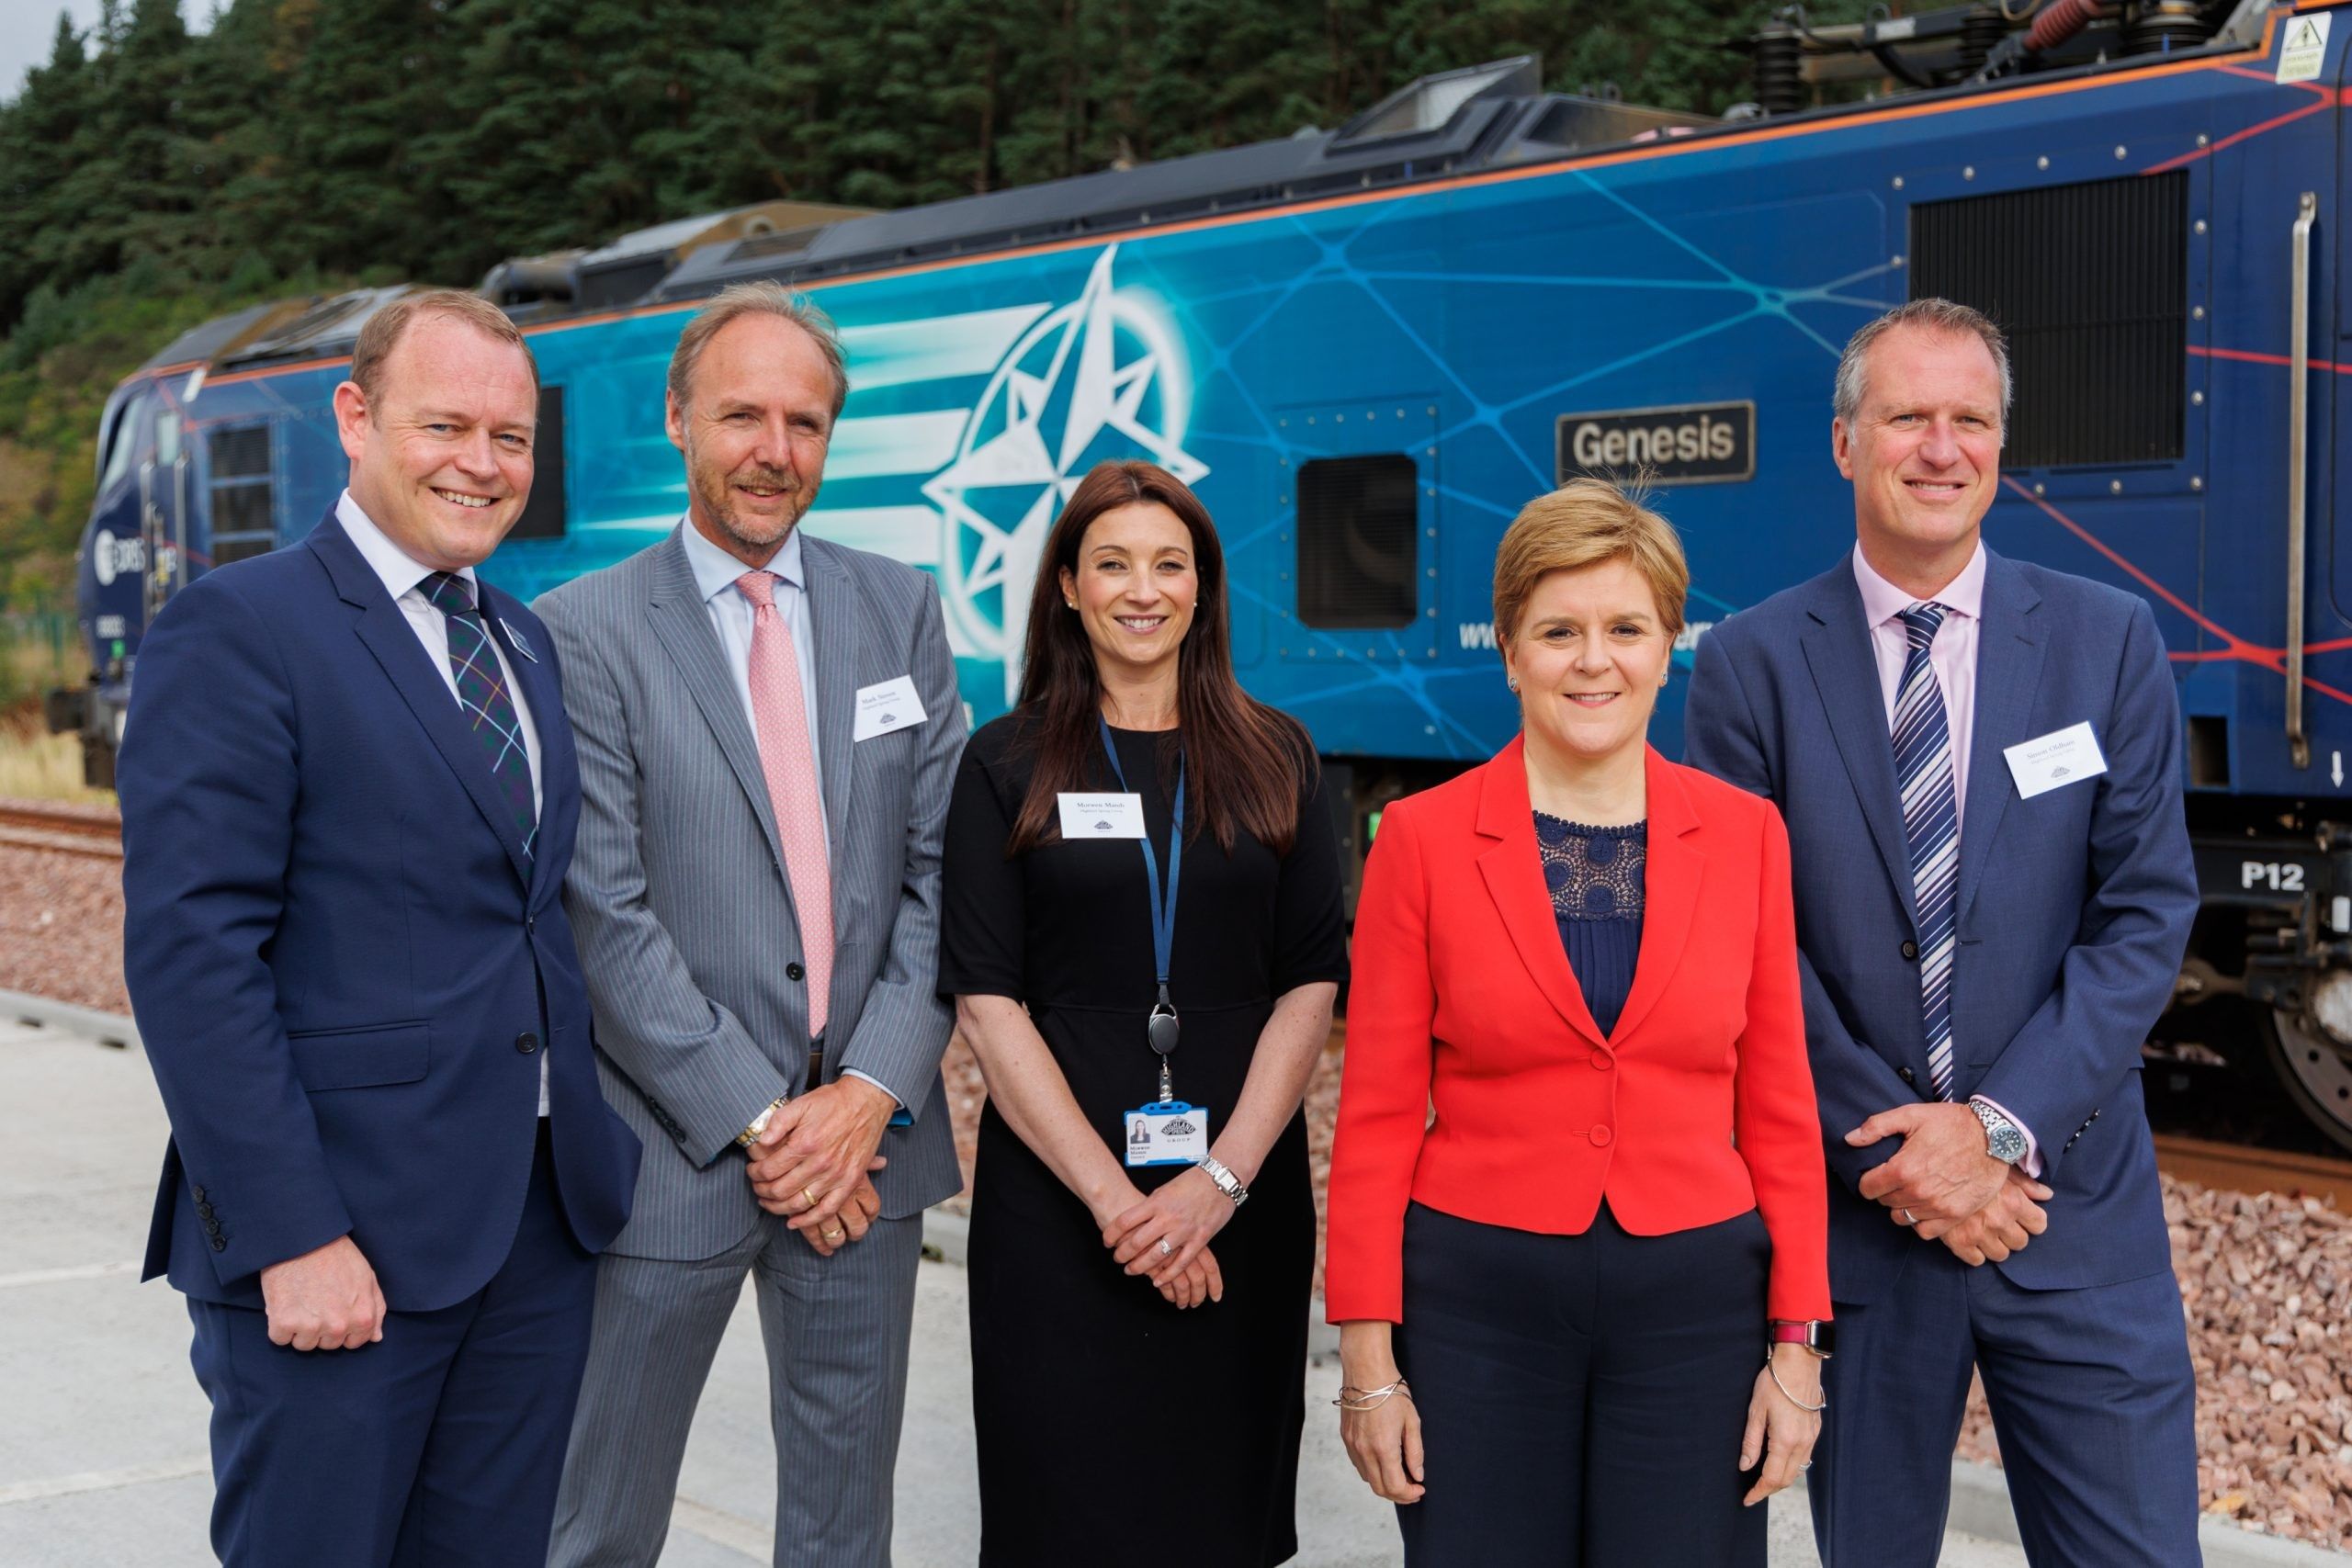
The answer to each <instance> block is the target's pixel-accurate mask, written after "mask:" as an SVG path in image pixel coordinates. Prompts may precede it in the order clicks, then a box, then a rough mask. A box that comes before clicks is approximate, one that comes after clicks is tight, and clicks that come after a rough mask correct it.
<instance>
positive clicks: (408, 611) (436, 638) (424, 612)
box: [334, 491, 548, 1116]
mask: <svg viewBox="0 0 2352 1568" xmlns="http://www.w3.org/2000/svg"><path fill="white" fill-rule="evenodd" d="M334 515H335V520H336V521H337V522H339V523H341V524H342V525H343V531H344V532H345V534H347V535H349V536H350V537H351V542H352V544H353V545H354V546H355V547H356V548H357V549H358V551H359V557H360V558H361V559H362V560H364V561H366V562H367V563H368V567H369V568H370V570H373V571H374V572H375V573H376V575H377V576H378V577H379V578H380V579H382V581H383V584H384V592H387V593H389V594H390V595H391V596H392V603H393V604H395V605H396V606H398V607H399V609H400V613H401V615H404V616H406V617H407V619H408V625H409V629H410V630H411V631H413V632H414V633H415V634H416V640H417V641H418V642H420V643H422V644H424V653H425V657H426V658H427V659H430V660H432V661H433V668H434V669H435V670H436V671H440V674H441V683H442V684H443V685H445V686H447V687H448V688H449V700H450V701H451V702H453V703H454V702H456V701H457V700H458V673H457V671H454V670H452V669H450V668H449V618H448V616H447V615H445V614H443V613H442V609H441V606H440V605H438V604H435V603H434V602H433V601H432V600H431V599H430V598H428V597H427V596H426V594H425V592H424V580H425V579H426V578H428V577H430V576H432V575H433V572H434V570H435V569H434V568H432V567H429V566H421V565H419V564H418V563H417V562H416V560H415V559H414V558H412V557H411V556H410V555H409V554H408V552H407V551H405V550H403V549H401V547H399V546H398V545H396V544H394V543H392V541H391V539H390V536H387V535H386V534H385V532H384V531H383V530H382V529H381V528H379V527H377V526H376V524H375V521H374V519H372V518H370V517H369V516H368V513H365V512H362V511H361V510H360V509H359V503H358V502H356V501H354V500H352V499H351V492H350V491H344V492H343V495H342V497H341V498H340V499H339V500H337V501H336V502H335V503H334ZM457 575H458V576H459V577H462V578H464V579H465V580H466V585H467V586H468V587H469V588H470V589H472V590H473V592H474V595H475V597H474V603H475V604H477V605H479V604H481V583H480V582H479V581H477V580H476V579H475V577H474V569H473V568H471V567H467V568H466V569H465V570H462V571H460V572H458V574H457ZM490 649H491V653H492V656H493V657H494V658H496V659H497V660H498V671H499V674H500V676H501V677H502V678H503V681H504V683H505V686H506V694H507V695H508V696H509V697H512V698H513V699H514V702H515V723H517V724H519V725H521V726H522V727H523V751H524V754H525V755H526V757H528V758H529V759H530V763H531V810H532V811H533V813H534V814H536V813H537V812H538V811H540V810H541V809H543V805H542V802H541V799H540V793H539V731H538V727H537V725H535V724H533V723H532V722H531V705H530V701H529V699H527V698H526V697H525V696H524V695H523V688H522V685H521V683H520V682H517V681H516V680H515V671H514V669H513V667H512V666H510V665H509V664H508V663H507V662H506V650H505V649H503V648H501V647H499V646H498V638H496V637H492V638H491V639H490ZM547 1113H548V1058H547V1048H546V1047H545V1046H542V1047H541V1048H540V1052H539V1114H540V1115H542V1116H545V1115H546V1114H547Z"/></svg>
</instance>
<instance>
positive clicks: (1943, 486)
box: [1687, 299, 2199, 1568]
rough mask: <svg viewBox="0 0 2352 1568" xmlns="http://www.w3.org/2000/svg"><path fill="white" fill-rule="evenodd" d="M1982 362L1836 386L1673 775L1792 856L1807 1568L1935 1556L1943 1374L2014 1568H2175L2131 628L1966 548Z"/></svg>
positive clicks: (1945, 358) (2000, 353)
mask: <svg viewBox="0 0 2352 1568" xmlns="http://www.w3.org/2000/svg"><path fill="white" fill-rule="evenodd" d="M2008 403H2009V369H2008V355H2007V347H2006V345H2005V344H2003V342H2002V339H2001V334H2000V333H1999V331H1998V329H1996V327H1995V326H1994V325H1993V324H1992V322H1991V321H1987V320H1986V319H1985V317H1984V316H1982V315H1980V314H1979V313H1977V312H1976V311H1974V310H1969V309H1967V308H1965V307H1962V306H1958V305H1953V304H1951V303H1949V302H1947V301H1944V300H1940V299H1921V300H1915V301H1913V302H1912V303H1911V304H1908V305H1905V306H1903V307H1900V308H1898V309H1897V310H1893V311H1890V312H1889V313H1888V314H1887V315H1885V316H1883V317H1882V318H1880V319H1879V320H1878V321H1873V322H1871V324H1870V325H1868V326H1866V327H1864V328H1863V329H1862V330H1861V331H1860V332H1859V333H1856V334H1855V335H1854V338H1853V341H1852V342H1851V343H1850V344H1848V345H1847V349H1846V353H1845V357H1844V359H1843V360H1842V362H1841V363H1840V365H1839V367H1838V382H1837V403H1836V419H1835V420H1834V422H1833V423H1832V424H1831V427H1830V429H1831V437H1830V439H1831V445H1832V448H1833V450H1834V452H1835V454H1836V457H1837V460H1838V469H1839V471H1840V472H1841V473H1843V474H1845V475H1846V477H1847V478H1848V479H1851V480H1852V481H1853V485H1854V518H1855V524H1856V533H1857V535H1858V539H1857V545H1856V548H1855V550H1854V551H1853V553H1852V555H1851V557H1850V558H1846V559H1841V560H1840V561H1839V562H1838V564H1837V565H1836V566H1835V567H1833V568H1831V569H1830V570H1828V571H1827V572H1826V573H1825V574H1824V575H1822V576H1820V577H1818V578H1815V580H1814V581H1810V582H1807V583H1804V584H1802V585H1800V586H1798V587H1796V588H1792V589H1790V590H1789V591H1787V592H1783V593H1781V594H1778V595H1775V596H1774V597H1773V598H1771V599H1769V600H1767V601H1765V602H1764V603H1763V604H1759V605H1758V606H1756V607H1755V608H1754V609H1752V610H1748V611H1746V612H1744V613H1742V614H1740V615H1735V616H1732V617H1731V618H1729V619H1728V620H1725V621H1724V622H1723V623H1722V624H1721V625H1720V626H1716V627H1715V628H1714V630H1713V631H1712V632H1711V633H1710V634H1709V635H1708V636H1707V637H1706V638H1705V639H1704V640H1703V641H1702V642H1701V643H1700V645H1699V652H1698V663H1697V669H1696V671H1695V672H1694V674H1693V675H1692V677H1691V692H1690V705H1689V712H1688V719H1687V733H1688V735H1689V752H1690V760H1691V761H1693V762H1695V763H1696V764H1697V765H1699V766H1701V767H1702V768H1705V769H1707V770H1708V771H1709V772H1711V773H1717V774H1719V775H1721V776H1722V777H1724V778H1725V779H1728V780H1730V781H1732V782H1733V783H1735V784H1741V785H1743V786H1745V787H1747V788H1748V789H1752V790H1755V791H1757V792H1758V793H1759V794H1762V795H1769V796H1770V797H1771V798H1772V799H1773V800H1774V801H1775V802H1777V803H1778V804H1779V806H1780V807H1781V814H1782V815H1783V816H1784V817H1785V818H1787V821H1788V827H1789V837H1790V840H1791V844H1792V852H1793V860H1794V881H1795V892H1796V909H1797V934H1798V945H1799V948H1800V953H1801V964H1800V967H1801V972H1802V979H1803V983H1804V1010H1805V1027H1806V1033H1807V1037H1808V1043H1809V1046H1810V1051H1811V1055H1812V1060H1813V1077H1814V1084H1815V1091H1816V1093H1817V1095H1818V1097H1819V1100H1820V1104H1821V1121H1822V1132H1823V1136H1824V1140H1825V1142H1826V1145H1827V1148H1828V1155H1829V1168H1830V1170H1831V1172H1832V1174H1833V1177H1834V1178H1835V1179H1833V1180H1832V1181H1831V1183H1830V1216H1829V1218H1830V1233H1829V1248H1830V1249H1829V1264H1830V1290H1831V1294H1832V1296H1833V1297H1834V1299H1835V1301H1836V1303H1837V1309H1838V1326H1837V1340H1836V1354H1835V1355H1834V1356H1833V1357H1832V1359H1830V1361H1829V1364H1828V1366H1827V1368H1826V1374H1827V1375H1826V1380H1825V1393H1826V1398H1827V1399H1828V1401H1829V1410H1828V1414H1827V1416H1826V1426H1825V1427H1824V1430H1823V1432H1822V1436H1821V1441H1820V1445H1819V1447H1818V1448H1817V1449H1816V1450H1815V1466H1814V1469H1813V1472H1812V1474H1811V1476H1810V1477H1809V1478H1808V1479H1809V1481H1810V1483H1811V1484H1810V1487H1809V1490H1810V1493H1811V1495H1812V1501H1813V1516H1814V1530H1815V1537H1816V1539H1817V1540H1818V1542H1819V1544H1820V1548H1821V1555H1822V1559H1823V1561H1824V1562H1825V1563H1826V1565H1827V1568H1908V1565H1911V1564H1920V1565H1926V1564H1931V1563H1933V1562H1935V1561H1936V1557H1937V1552H1938V1550H1939V1543H1940V1541H1941V1540H1942V1536H1943V1530H1944V1517H1945V1513H1946V1510H1947V1507H1948V1505H1949V1502H1950V1487H1951V1451H1952V1446H1953V1442H1954V1440H1955V1438H1957V1437H1958V1435H1959V1430H1960V1423H1961V1417H1962V1409H1963V1404H1964V1402H1965V1399H1966V1397H1967V1393H1968V1384H1969V1371H1970V1369H1971V1368H1972V1367H1973V1368H1975V1369H1976V1370H1977V1371H1979V1372H1980V1373H1981V1374H1982V1376H1983V1378H1984V1382H1985V1394H1986V1397H1987V1398H1988V1400H1989V1401H1990V1403H1991V1405H1992V1411H1993V1420H1994V1427H1995V1429H1996V1433H1997V1434H1998V1437H1999V1439H2000V1446H2001V1456H2002V1461H2003V1463H2004V1465H2005V1466H2006V1469H2007V1480H2008V1485H2009V1495H2010V1498H2011V1500H2012V1502H2013V1503H2014V1504H2015V1505H2016V1508H2017V1514H2018V1526H2019V1529H2020V1531H2021V1532H2022V1535H2023V1539H2024V1542H2025V1547H2026V1552H2027V1556H2028V1558H2029V1559H2030V1561H2032V1562H2035V1563H2036V1564H2068V1565H2073V1568H2079V1565H2083V1564H2092V1563H2097V1564H2100V1565H2102V1568H2106V1565H2109V1564H2125V1563H2131V1564H2141V1563H2163V1564H2172V1563H2194V1562H2197V1561H2198V1560H2199V1556H2198V1548H2197V1456H2196V1447H2195V1434H2194V1430H2193V1416H2194V1411H2195V1403H2196V1390H2195V1384H2194V1382H2193V1381H2192V1377H2191V1373H2190V1369H2189V1361H2188V1338H2187V1334H2186V1330H2185V1328H2184V1326H2183V1321H2182V1314H2181V1306H2180V1296H2179V1292H2178V1290H2177V1287H2176V1286H2175V1284H2174V1282H2173V1277H2172V1269H2171V1248H2170V1246H2169V1243H2168V1240H2167V1237H2166V1235H2165V1218H2164V1208H2163V1204H2162V1201H2161V1200H2160V1197H2159V1194H2158V1190H2157V1184H2156V1162H2155V1151H2154V1145H2153V1143H2152V1142H2151V1140H2150V1136H2149V1132H2148V1122H2147V1115H2146V1111H2145V1109H2144V1106H2143V1100H2142V1098H2141V1089H2140V1047H2141V1044H2142V1043H2143V1041H2144V1040H2145V1039H2146V1037H2147V1032H2148V1029H2149V1026H2150V1025H2151V1024H2153V1023H2154V1021H2155V1019H2156V1016H2157V1014H2159V1013H2160V1012H2162V1011H2163V1010H2164V1008H2165V1003H2166V1002H2167V1000H2168V999H2169V998H2170V997H2171V995H2172V985H2173V977H2174V976H2175V975H2176V974H2177V971H2178V969H2179V965H2180V957H2181V953H2182V950H2183V948H2184V947H2185V946H2186V945H2187V943H2188V928H2189V923H2190V921H2191V919H2193V918H2194V916H2195V914H2196V912H2197V888H2196V883H2195V879H2194V875H2193V873H2192V869H2191V863H2190V859H2189V850H2188V825H2187V822H2186V820H2185V818H2184V816H2183V813H2182V807H2181V795H2180V741H2179V730H2180V720H2179V715H2178V711H2177V704H2176V700H2175V696H2174V690H2173V682H2172V676H2171V672H2170V671H2169V668H2168V667H2167V665H2166V662H2165V650H2164V645H2163V643H2162V642H2161V641H2160V640H2159V639H2158V637H2157V635H2156V628H2155V622H2154V617H2153V616H2152V615H2150V613H2149V610H2148V606H2147V604H2145V603H2144V602H2143V601H2142V600H2140V599H2138V598H2135V597H2133V596H2131V595H2130V594H2127V593H2123V592H2119V591H2117V590H2115V589H2112V588H2108V587H2104V586H2102V585H2100V584H2098V583H2095V582H2091V581H2086V580H2085V579H2082V578H2078V577H2070V576H2067V575H2065V574H2064V573H2062V572H2055V571H2051V570H2046V569H2043V568H2041V567H2038V566H2030V565H2027V564H2025V563H2023V562H2019V561H2011V560H2007V559H2005V558H2002V557H2000V556H1997V555H1995V554H1994V553H1993V552H1992V551H1990V550H1988V549H1986V548H1985V546H1984V542H1983V540H1982V538H1981V536H1980V528H1981V525H1982V524H1983V521H1984V517H1985V509H1986V508H1987V507H1988V506H1990V505H1991V503H1992V501H1993V496H1994V491H1995V488H1996V485H1997V484H1998V482H1999V472H2000V469H1999V462H2000V448H2001V437H2002V431H2003V427H2004V424H2005V423H2006V421H2007V414H2008Z"/></svg>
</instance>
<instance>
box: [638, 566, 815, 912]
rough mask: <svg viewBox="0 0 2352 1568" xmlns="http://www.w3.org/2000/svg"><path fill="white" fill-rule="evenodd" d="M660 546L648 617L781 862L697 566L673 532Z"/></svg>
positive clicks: (769, 807) (761, 778)
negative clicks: (697, 578)
mask: <svg viewBox="0 0 2352 1568" xmlns="http://www.w3.org/2000/svg"><path fill="white" fill-rule="evenodd" d="M679 526H680V527H681V528H684V526H685V525H684V524H680V525H679ZM659 549H660V551H661V554H660V555H659V556H658V557H657V558H655V560H654V563H653V594H652V597H651V598H650V599H649V600H648V601H647V602H646V606H645V613H646V617H647V618H648V619H649V620H650V621H651V622H652V625H653V635H654V637H656V638H657V639H658V640H659V641H660V642H661V644H662V650H663V651H664V652H666V653H667V654H668V655H669V656H670V659H671V661H672V662H673V663H674V664H676V665H677V667H678V674H679V677H680V678H681V679H683V680H684V682H685V683H686V690H687V691H688V692H689V693H690V694H693V697H694V700H695V707H696V708H698V709H700V710H701V713H702V716H703V722H704V723H706V724H707V725H708V726H710V732H711V735H712V737H713V739H716V740H717V741H718V751H719V755H721V756H722V757H724V758H726V759H727V765H728V767H729V768H730V769H732V770H733V772H734V774H735V782H736V783H738V784H741V785H742V786H743V793H744V795H747V796H749V797H750V799H751V802H752V813H753V814H754V815H755V816H757V817H758V818H759V821H760V831H761V833H762V834H763V835H765V837H766V839H767V843H768V854H769V856H770V857H771V859H772V861H773V863H775V864H776V865H782V864H783V863H784V841H783V840H782V839H780V838H778V837H777V835H776V830H775V804H774V802H772V801H771V800H770V799H769V798H768V776H767V773H766V771H765V770H763V768H762V767H761V766H760V747H759V742H758V740H757V739H754V737H753V736H752V721H751V719H750V718H749V717H748V716H745V714H744V712H743V699H742V696H741V694H739V693H738V692H737V691H736V689H735V678H734V677H733V676H732V675H730V674H729V672H728V670H727V657H726V655H725V654H724V653H722V652H720V651H719V647H718V633H717V632H715V631H713V630H711V627H710V612H709V611H708V610H707V609H705V608H704V607H703V602H702V591H701V590H700V589H699V588H697V587H696V586H695V573H694V568H693V567H691V566H689V565H687V564H686V549H685V546H684V544H682V543H681V542H680V541H679V537H678V536H677V535H676V534H674V533H673V534H672V535H671V536H670V537H669V539H668V540H667V541H666V542H664V543H663V544H662V545H661V546H660V547H659ZM789 880H790V879H789V878H787V879H786V881H787V882H788V881H789Z"/></svg>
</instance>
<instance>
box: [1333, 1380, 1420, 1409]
mask: <svg viewBox="0 0 2352 1568" xmlns="http://www.w3.org/2000/svg"><path fill="white" fill-rule="evenodd" d="M1395 1393H1401V1394H1403V1395H1404V1396H1405V1398H1406V1399H1407V1401H1408V1402H1409V1401H1410V1400H1411V1399H1412V1397H1413V1388H1412V1385H1411V1384H1410V1383H1408V1382H1406V1381H1405V1380H1404V1379H1403V1378H1398V1379H1397V1381H1396V1382H1392V1383H1383V1384H1382V1385H1381V1386H1380V1387H1378V1388H1355V1387H1352V1386H1351V1385H1349V1384H1347V1383H1341V1384H1340V1397H1339V1398H1337V1399H1335V1400H1333V1401H1332V1402H1331V1403H1332V1404H1336V1405H1338V1406H1339V1407H1340V1409H1342V1410H1377V1409H1379V1408H1380V1407H1381V1406H1382V1405H1384V1404H1387V1403H1388V1396H1389V1395H1391V1394H1395Z"/></svg>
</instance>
